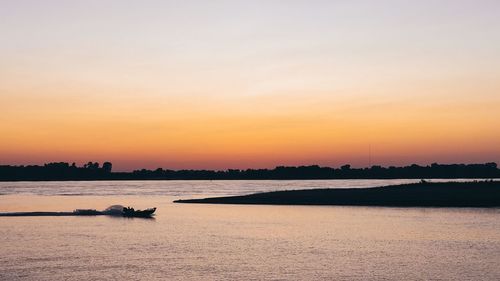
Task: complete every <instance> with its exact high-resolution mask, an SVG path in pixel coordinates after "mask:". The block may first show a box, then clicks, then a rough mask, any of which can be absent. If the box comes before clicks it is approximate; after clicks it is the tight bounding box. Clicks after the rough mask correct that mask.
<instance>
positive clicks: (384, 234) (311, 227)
mask: <svg viewBox="0 0 500 281" xmlns="http://www.w3.org/2000/svg"><path fill="white" fill-rule="evenodd" d="M408 181H409V180H383V181H381V180H377V181H373V180H358V181H351V180H342V181H338V180H331V181H130V182H103V181H96V182H18V183H0V193H1V194H4V195H2V196H0V212H10V211H68V210H73V209H76V208H96V209H104V208H106V207H107V206H109V205H113V204H123V205H132V206H134V207H137V208H146V207H153V206H156V207H158V211H157V216H156V218H155V219H154V220H145V219H137V218H136V219H125V218H113V217H106V216H104V217H15V218H14V217H1V218H0V280H116V279H126V280H500V210H499V209H457V208H429V209H425V208H376V207H340V206H244V205H239V206H238V205H191V204H173V203H171V202H172V200H175V199H179V198H193V197H205V196H221V195H236V194H246V193H251V192H255V191H268V190H283V189H299V188H317V187H362V186H377V185H385V184H390V183H400V182H408ZM410 182H413V181H410Z"/></svg>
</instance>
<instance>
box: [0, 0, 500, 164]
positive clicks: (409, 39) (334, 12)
mask: <svg viewBox="0 0 500 281" xmlns="http://www.w3.org/2000/svg"><path fill="white" fill-rule="evenodd" d="M370 146H371V151H372V164H378V165H384V166H387V165H407V164H411V163H418V164H430V163H432V162H439V163H451V162H460V163H476V162H490V161H494V162H500V1H498V0H495V1H473V0H471V1H459V0H454V1H451V0H450V1H435V0H433V1H404V0H401V1H371V0H369V1H368V0H367V1H333V0H332V1H269V0H267V1H124V0H120V1H90V0H86V1H50V0H45V1H35V0H33V1H22V0H16V1H7V0H5V1H0V164H43V163H45V162H52V161H64V162H77V164H82V163H84V162H85V163H86V162H88V161H98V162H103V161H111V162H113V164H114V167H115V170H132V169H136V168H143V167H144V168H157V167H163V168H171V169H180V168H196V169H198V168H209V169H226V168H250V167H253V168H255V167H262V168H264V167H274V166H276V165H308V164H320V165H327V166H339V165H342V164H346V163H350V164H352V165H353V166H357V167H364V166H367V165H368V150H369V147H370Z"/></svg>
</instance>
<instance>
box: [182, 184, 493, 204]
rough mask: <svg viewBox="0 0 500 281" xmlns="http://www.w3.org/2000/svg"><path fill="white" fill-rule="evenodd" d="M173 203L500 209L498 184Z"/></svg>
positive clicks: (300, 192) (281, 194)
mask: <svg viewBox="0 0 500 281" xmlns="http://www.w3.org/2000/svg"><path fill="white" fill-rule="evenodd" d="M174 203H197V204H245V205H251V204H255V205H340V206H381V207H480V208H491V207H500V181H471V182H444V183H433V182H426V181H422V182H420V183H414V184H402V185H392V186H383V187H373V188H345V189H339V188H337V189H305V190H287V191H274V192H264V193H255V194H250V195H244V196H229V197H213V198H204V199H184V200H176V201H174Z"/></svg>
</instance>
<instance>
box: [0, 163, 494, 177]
mask: <svg viewBox="0 0 500 281" xmlns="http://www.w3.org/2000/svg"><path fill="white" fill-rule="evenodd" d="M112 168H113V164H112V163H111V162H104V163H103V164H102V166H101V165H100V164H99V163H97V162H95V163H93V162H89V163H87V164H85V165H83V167H78V166H76V164H75V163H72V164H69V163H66V162H56V163H47V164H45V165H43V166H38V165H27V166H12V165H0V181H94V180H329V179H339V180H341V179H359V180H360V179H463V178H469V179H492V178H500V169H498V166H497V164H496V163H494V162H491V163H483V164H438V163H433V164H431V165H427V166H419V165H416V164H412V165H410V166H404V167H394V166H390V167H382V166H371V167H365V168H353V167H351V166H350V165H343V166H341V167H340V168H333V167H321V166H318V165H310V166H278V167H275V168H273V169H244V170H240V169H228V170H193V169H188V170H169V169H162V168H158V169H155V170H147V169H141V170H135V171H133V172H113V171H112Z"/></svg>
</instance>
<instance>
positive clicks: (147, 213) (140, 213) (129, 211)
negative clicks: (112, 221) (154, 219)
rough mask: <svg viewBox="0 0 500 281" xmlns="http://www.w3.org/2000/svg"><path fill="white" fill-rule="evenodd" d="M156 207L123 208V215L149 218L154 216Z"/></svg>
mask: <svg viewBox="0 0 500 281" xmlns="http://www.w3.org/2000/svg"><path fill="white" fill-rule="evenodd" d="M155 211H156V208H149V209H146V210H134V208H128V207H125V208H123V211H122V215H123V216H124V217H136V218H149V217H151V216H153V213H154V212H155Z"/></svg>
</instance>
